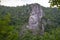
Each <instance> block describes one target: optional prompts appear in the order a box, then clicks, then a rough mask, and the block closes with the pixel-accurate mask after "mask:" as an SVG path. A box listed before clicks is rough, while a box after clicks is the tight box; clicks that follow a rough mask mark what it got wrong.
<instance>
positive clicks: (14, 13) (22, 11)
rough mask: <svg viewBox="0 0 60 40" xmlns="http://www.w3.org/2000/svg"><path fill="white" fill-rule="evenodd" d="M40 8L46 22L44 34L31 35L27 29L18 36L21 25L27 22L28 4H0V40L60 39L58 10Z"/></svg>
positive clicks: (29, 9)
mask: <svg viewBox="0 0 60 40" xmlns="http://www.w3.org/2000/svg"><path fill="white" fill-rule="evenodd" d="M41 7H42V6H41ZM42 8H43V11H44V13H45V17H44V18H45V20H46V23H47V25H45V33H44V35H43V36H41V35H32V34H31V31H30V30H28V31H26V33H24V35H22V36H20V29H21V27H22V26H23V25H25V24H26V23H28V18H29V13H30V11H31V8H30V5H26V6H25V5H24V6H20V7H19V6H18V7H4V6H0V40H60V10H59V9H57V8H45V7H42ZM48 19H49V21H48Z"/></svg>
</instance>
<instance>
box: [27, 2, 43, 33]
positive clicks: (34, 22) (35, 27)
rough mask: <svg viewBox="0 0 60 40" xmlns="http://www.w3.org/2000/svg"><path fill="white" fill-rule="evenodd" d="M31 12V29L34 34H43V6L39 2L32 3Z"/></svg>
mask: <svg viewBox="0 0 60 40" xmlns="http://www.w3.org/2000/svg"><path fill="white" fill-rule="evenodd" d="M30 7H31V13H30V17H29V21H28V23H29V27H28V28H29V29H30V30H31V31H32V33H33V34H38V33H40V34H43V33H44V24H42V17H43V16H44V13H43V10H42V8H41V6H40V5H39V4H37V3H35V4H31V5H30Z"/></svg>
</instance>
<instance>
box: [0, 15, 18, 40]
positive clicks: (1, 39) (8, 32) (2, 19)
mask: <svg viewBox="0 0 60 40" xmlns="http://www.w3.org/2000/svg"><path fill="white" fill-rule="evenodd" d="M10 21H11V20H10V14H7V15H5V16H0V40H17V39H18V32H15V29H14V26H12V25H9V23H10Z"/></svg>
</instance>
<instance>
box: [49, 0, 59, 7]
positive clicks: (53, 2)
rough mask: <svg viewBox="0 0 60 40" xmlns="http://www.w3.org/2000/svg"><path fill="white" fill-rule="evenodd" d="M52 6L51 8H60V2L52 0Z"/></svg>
mask: <svg viewBox="0 0 60 40" xmlns="http://www.w3.org/2000/svg"><path fill="white" fill-rule="evenodd" d="M49 2H50V5H51V7H54V6H57V7H58V8H59V7H60V0H50V1H49Z"/></svg>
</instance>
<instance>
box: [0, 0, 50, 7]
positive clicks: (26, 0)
mask: <svg viewBox="0 0 60 40" xmlns="http://www.w3.org/2000/svg"><path fill="white" fill-rule="evenodd" d="M48 2H49V0H1V3H0V5H5V6H11V7H12V6H22V5H26V4H32V3H39V4H40V5H42V6H44V7H49V6H50V4H49V3H48Z"/></svg>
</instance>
